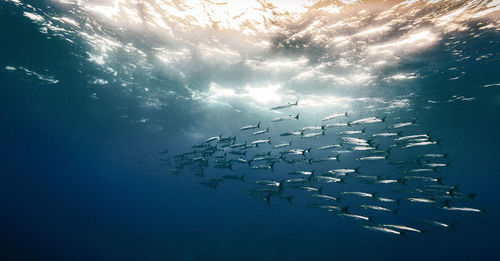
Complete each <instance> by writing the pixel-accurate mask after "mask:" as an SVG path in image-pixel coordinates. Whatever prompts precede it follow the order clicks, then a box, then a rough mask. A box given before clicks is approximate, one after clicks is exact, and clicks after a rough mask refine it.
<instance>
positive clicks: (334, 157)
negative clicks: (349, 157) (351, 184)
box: [311, 154, 340, 163]
mask: <svg viewBox="0 0 500 261" xmlns="http://www.w3.org/2000/svg"><path fill="white" fill-rule="evenodd" d="M339 155H340V154H339ZM339 155H337V156H330V157H326V158H319V159H312V160H311V162H314V163H317V162H325V161H340V160H339Z"/></svg>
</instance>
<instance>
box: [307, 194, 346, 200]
mask: <svg viewBox="0 0 500 261" xmlns="http://www.w3.org/2000/svg"><path fill="white" fill-rule="evenodd" d="M311 197H312V198H320V199H325V200H333V201H339V200H340V198H335V197H332V196H328V195H322V194H311Z"/></svg>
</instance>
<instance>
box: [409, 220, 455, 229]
mask: <svg viewBox="0 0 500 261" xmlns="http://www.w3.org/2000/svg"><path fill="white" fill-rule="evenodd" d="M415 221H416V222H420V223H424V224H429V225H433V226H437V227H443V228H451V229H455V224H446V223H443V222H440V221H437V220H429V219H418V220H415Z"/></svg>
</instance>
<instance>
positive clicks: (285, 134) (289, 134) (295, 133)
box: [280, 131, 304, 137]
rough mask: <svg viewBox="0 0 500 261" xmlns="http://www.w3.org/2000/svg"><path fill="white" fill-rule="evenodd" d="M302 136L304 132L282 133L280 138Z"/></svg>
mask: <svg viewBox="0 0 500 261" xmlns="http://www.w3.org/2000/svg"><path fill="white" fill-rule="evenodd" d="M302 134H304V132H302V131H290V132H284V133H281V134H280V136H281V137H286V136H301V135H302Z"/></svg>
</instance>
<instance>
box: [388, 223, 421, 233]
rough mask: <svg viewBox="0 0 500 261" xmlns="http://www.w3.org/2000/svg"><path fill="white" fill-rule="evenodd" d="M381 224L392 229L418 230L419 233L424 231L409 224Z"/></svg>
mask: <svg viewBox="0 0 500 261" xmlns="http://www.w3.org/2000/svg"><path fill="white" fill-rule="evenodd" d="M380 226H382V227H388V228H392V229H399V230H406V231H412V232H417V233H424V231H423V230H420V229H416V228H412V227H409V226H402V225H393V224H381V225H380Z"/></svg>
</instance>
